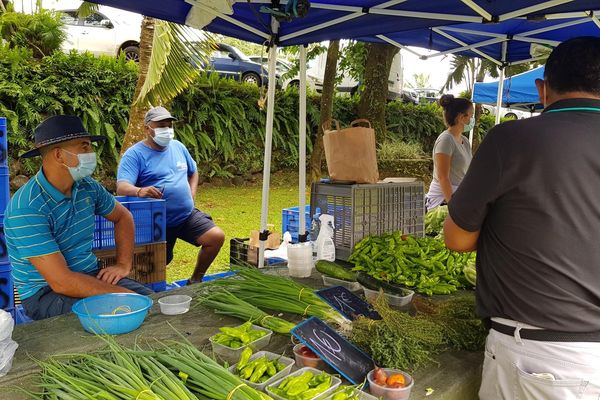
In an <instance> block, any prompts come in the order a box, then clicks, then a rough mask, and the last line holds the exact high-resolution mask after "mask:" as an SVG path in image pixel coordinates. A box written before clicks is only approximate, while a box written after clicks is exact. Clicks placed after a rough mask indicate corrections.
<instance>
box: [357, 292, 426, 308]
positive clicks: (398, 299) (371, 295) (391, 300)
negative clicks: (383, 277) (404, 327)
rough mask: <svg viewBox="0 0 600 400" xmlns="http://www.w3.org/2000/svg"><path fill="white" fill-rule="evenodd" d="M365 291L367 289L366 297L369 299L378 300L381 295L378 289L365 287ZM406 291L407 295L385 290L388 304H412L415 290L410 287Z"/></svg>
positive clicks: (401, 305) (397, 305) (402, 305)
mask: <svg viewBox="0 0 600 400" xmlns="http://www.w3.org/2000/svg"><path fill="white" fill-rule="evenodd" d="M364 291H365V297H366V299H367V300H368V301H375V300H377V296H379V291H378V290H371V289H367V288H364ZM404 293H405V295H404V296H401V295H396V294H391V293H386V292H383V294H384V296H385V298H386V300H387V301H388V304H389V305H390V306H393V307H404V306H407V305H409V304H410V302H411V301H412V298H413V296H414V294H415V292H413V291H412V290H409V289H405V291H404Z"/></svg>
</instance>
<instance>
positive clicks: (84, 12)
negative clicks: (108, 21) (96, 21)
mask: <svg viewBox="0 0 600 400" xmlns="http://www.w3.org/2000/svg"><path fill="white" fill-rule="evenodd" d="M99 10H100V5H99V4H97V3H90V2H89V1H84V2H83V3H81V5H80V6H79V8H78V9H77V16H78V17H79V18H86V17H89V16H90V15H92V14H94V13H97V12H98V11H99Z"/></svg>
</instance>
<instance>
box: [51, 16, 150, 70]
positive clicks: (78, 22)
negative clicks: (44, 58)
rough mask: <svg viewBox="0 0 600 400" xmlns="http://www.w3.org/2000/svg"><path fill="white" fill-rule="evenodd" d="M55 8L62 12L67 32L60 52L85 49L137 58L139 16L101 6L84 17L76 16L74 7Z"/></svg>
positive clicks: (137, 59) (140, 19)
mask: <svg viewBox="0 0 600 400" xmlns="http://www.w3.org/2000/svg"><path fill="white" fill-rule="evenodd" d="M58 11H60V12H62V14H63V15H62V17H61V20H62V22H63V23H64V29H65V30H66V33H67V39H66V40H65V42H64V43H63V46H62V49H63V51H65V52H69V51H71V50H78V51H89V52H91V53H93V54H96V55H112V56H117V55H119V53H121V52H122V53H124V54H125V57H126V58H127V59H128V60H133V61H136V62H137V61H139V59H140V33H141V23H142V17H141V16H140V15H138V14H134V13H130V12H126V11H121V10H117V9H115V8H111V7H103V6H100V8H99V11H98V12H95V13H93V14H91V15H89V16H88V17H85V18H80V17H78V15H77V9H67V10H58Z"/></svg>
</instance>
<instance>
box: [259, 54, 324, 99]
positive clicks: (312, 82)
mask: <svg viewBox="0 0 600 400" xmlns="http://www.w3.org/2000/svg"><path fill="white" fill-rule="evenodd" d="M250 60H252V61H254V62H256V63H259V64H262V66H263V67H264V68H265V69H266V67H267V64H268V62H269V59H268V58H267V57H262V56H250ZM292 67H293V66H292V64H291V63H289V62H287V61H285V60H281V59H277V62H276V66H275V69H276V70H277V73H278V74H279V75H280V76H284V75H285V74H286V73H287V72H288V71H289V70H290V69H292ZM306 83H307V84H308V86H309V87H310V88H312V89H313V90H316V91H317V92H319V93H320V92H321V91H323V79H321V78H319V77H317V76H314V75H311V74H308V73H307V74H306ZM299 84H300V76H299V75H298V74H296V75H295V76H293V77H291V78H286V79H283V80H282V81H281V87H282V88H283V89H285V88H287V87H288V86H298V85H299Z"/></svg>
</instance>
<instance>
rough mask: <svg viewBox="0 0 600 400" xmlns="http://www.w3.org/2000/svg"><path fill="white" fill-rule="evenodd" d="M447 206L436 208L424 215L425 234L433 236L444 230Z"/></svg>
mask: <svg viewBox="0 0 600 400" xmlns="http://www.w3.org/2000/svg"><path fill="white" fill-rule="evenodd" d="M447 215H448V206H438V207H436V208H434V209H433V210H431V211H429V212H427V214H425V234H426V235H430V236H435V235H437V234H439V233H442V231H443V230H444V221H445V220H446V216H447Z"/></svg>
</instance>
